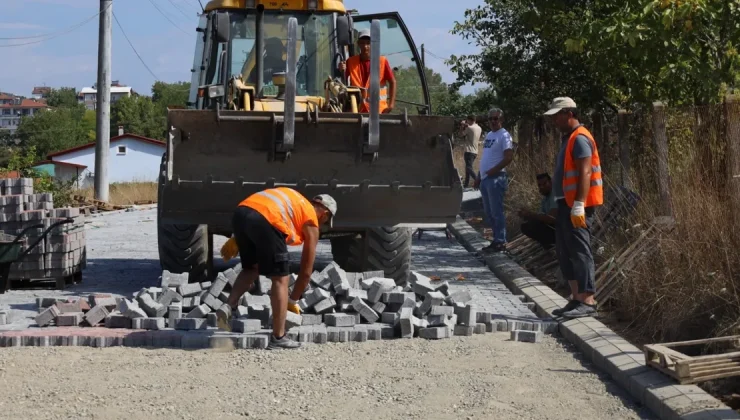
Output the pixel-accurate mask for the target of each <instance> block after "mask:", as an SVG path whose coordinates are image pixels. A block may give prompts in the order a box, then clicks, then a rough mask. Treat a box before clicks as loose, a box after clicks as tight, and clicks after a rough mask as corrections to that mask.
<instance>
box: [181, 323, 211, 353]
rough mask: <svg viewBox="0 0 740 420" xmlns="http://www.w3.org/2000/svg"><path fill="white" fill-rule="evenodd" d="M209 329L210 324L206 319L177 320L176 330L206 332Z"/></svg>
mask: <svg viewBox="0 0 740 420" xmlns="http://www.w3.org/2000/svg"><path fill="white" fill-rule="evenodd" d="M207 328H208V324H207V323H206V320H205V319H204V318H178V319H176V320H175V329H176V330H184V331H189V330H205V329H207ZM183 348H184V347H183Z"/></svg>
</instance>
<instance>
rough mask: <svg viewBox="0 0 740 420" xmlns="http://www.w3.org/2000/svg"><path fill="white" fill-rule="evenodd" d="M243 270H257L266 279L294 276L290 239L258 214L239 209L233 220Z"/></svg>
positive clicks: (244, 208) (253, 211)
mask: <svg viewBox="0 0 740 420" xmlns="http://www.w3.org/2000/svg"><path fill="white" fill-rule="evenodd" d="M231 226H232V229H233V231H234V238H235V239H236V244H237V246H238V247H239V256H240V257H241V260H242V267H245V268H247V267H254V265H255V264H256V265H257V268H258V271H259V273H260V274H261V275H263V276H265V277H282V276H287V275H290V254H288V246H287V244H286V243H285V239H286V237H287V235H285V234H284V233H282V232H280V231H279V230H277V229H275V227H273V226H272V225H271V224H270V222H268V221H267V219H265V217H264V216H262V215H261V214H260V213H259V212H258V211H257V210H254V209H252V208H251V207H242V206H240V207H238V208H237V209H236V211H235V212H234V217H233V218H232V220H231Z"/></svg>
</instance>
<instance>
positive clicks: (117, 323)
mask: <svg viewBox="0 0 740 420" xmlns="http://www.w3.org/2000/svg"><path fill="white" fill-rule="evenodd" d="M105 327H106V328H124V329H131V318H129V317H127V316H125V315H121V314H112V315H108V316H107V317H106V318H105Z"/></svg>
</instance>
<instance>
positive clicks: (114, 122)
mask: <svg viewBox="0 0 740 420" xmlns="http://www.w3.org/2000/svg"><path fill="white" fill-rule="evenodd" d="M165 124H166V122H165V117H164V115H163V114H162V113H161V111H160V110H159V109H158V108H157V105H156V104H155V103H154V102H153V101H152V99H151V98H149V97H147V96H130V97H124V98H121V99H120V100H118V102H116V103H115V105H113V108H112V109H111V127H112V128H113V127H118V126H123V127H124V129H125V131H126V132H127V133H131V134H136V135H139V136H144V137H149V138H153V139H159V140H164V131H165Z"/></svg>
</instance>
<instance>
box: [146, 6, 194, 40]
mask: <svg viewBox="0 0 740 420" xmlns="http://www.w3.org/2000/svg"><path fill="white" fill-rule="evenodd" d="M149 3H151V5H152V6H154V8H155V9H157V11H158V12H159V13H160V14H161V15H162V16H164V18H165V19H167V21H168V22H169V23H171V24H172V26H174V27H175V28H177V29H178V30H180V32H182V33H184V34H185V35H190V34H189V33H187V32H185V30H184V29H182V28H181V27H180V26H178V25H177V24H176V23H175V22H173V21H172V19H170V17H169V16H167V15H166V14H165V13H164V12H163V11H162V9H160V8H159V6H157V5H156V4H155V3H154V2H153V1H152V0H149Z"/></svg>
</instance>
